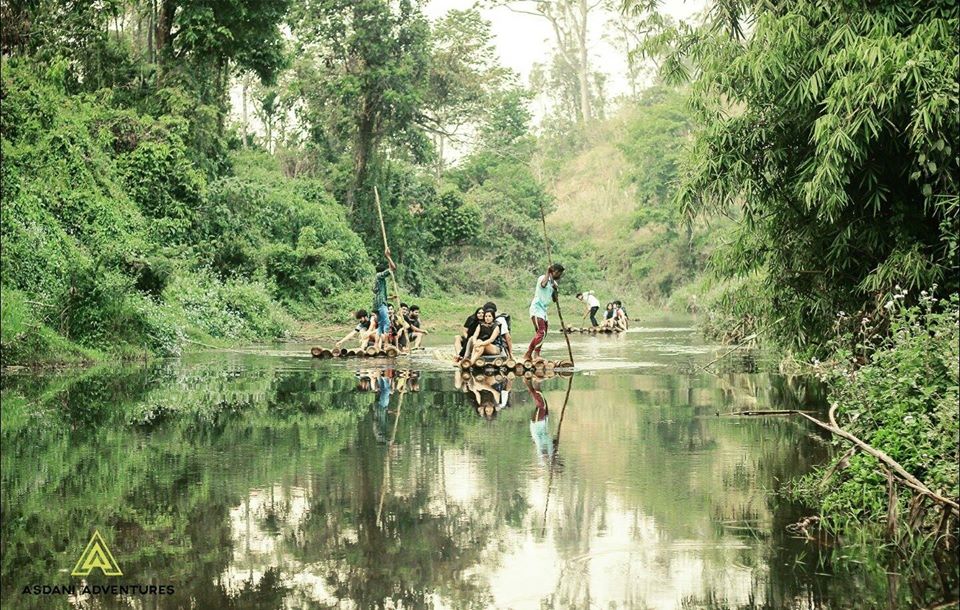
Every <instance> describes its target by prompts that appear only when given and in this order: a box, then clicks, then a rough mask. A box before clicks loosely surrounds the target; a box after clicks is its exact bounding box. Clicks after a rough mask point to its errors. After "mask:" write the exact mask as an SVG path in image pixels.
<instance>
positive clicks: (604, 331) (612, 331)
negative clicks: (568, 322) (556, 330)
mask: <svg viewBox="0 0 960 610" xmlns="http://www.w3.org/2000/svg"><path fill="white" fill-rule="evenodd" d="M563 332H565V333H567V334H568V335H569V334H571V333H583V334H585V335H619V334H620V333H622V332H623V329H622V328H600V327H599V326H587V327H586V328H573V327H571V326H568V327H566V328H564V329H563Z"/></svg>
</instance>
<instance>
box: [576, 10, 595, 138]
mask: <svg viewBox="0 0 960 610" xmlns="http://www.w3.org/2000/svg"><path fill="white" fill-rule="evenodd" d="M579 7H580V27H579V28H577V42H578V43H579V44H578V45H577V46H578V47H579V49H577V50H578V51H579V59H580V62H579V64H578V65H577V80H578V81H580V114H581V115H582V116H583V122H584V123H589V122H590V119H591V118H593V116H592V113H591V109H590V63H589V59H588V57H587V12H588V11H589V10H590V9H589V7H587V0H579Z"/></svg>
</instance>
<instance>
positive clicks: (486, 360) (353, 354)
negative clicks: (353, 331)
mask: <svg viewBox="0 0 960 610" xmlns="http://www.w3.org/2000/svg"><path fill="white" fill-rule="evenodd" d="M310 355H311V356H313V357H314V358H320V359H324V358H377V357H379V358H396V357H397V356H399V355H400V350H398V349H397V348H396V347H394V346H392V345H388V346H387V347H386V349H382V350H379V351H378V350H376V349H374V348H372V347H368V348H366V349H359V348H356V349H341V348H333V349H329V348H325V347H313V348H311V349H310ZM436 356H437V358H438V359H440V360H442V361H444V362H450V359H449V358H448V357H445V356H442V355H441V354H439V353H437V354H436ZM454 366H456V367H457V368H459V369H460V370H461V371H463V372H464V373H466V374H470V373H485V374H496V373H500V374H503V375H506V374H507V373H513V374H515V375H525V374H527V375H529V374H533V375H538V376H543V375H544V374H547V373H552V372H554V371H555V372H562V371H569V370H570V369H572V368H573V363H572V362H570V361H568V360H520V361H518V360H514V359H512V358H504V357H502V356H497V357H493V358H491V357H481V358H477V359H476V360H473V361H471V360H469V359H467V358H464V359H463V360H461V361H460V362H457V363H454Z"/></svg>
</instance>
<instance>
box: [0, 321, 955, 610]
mask: <svg viewBox="0 0 960 610" xmlns="http://www.w3.org/2000/svg"><path fill="white" fill-rule="evenodd" d="M555 340H556V339H555ZM573 341H574V347H575V349H576V350H577V351H578V353H582V354H584V356H583V358H582V362H583V365H582V367H581V369H580V370H581V372H580V373H578V374H576V375H575V376H574V377H571V378H561V377H554V378H546V379H537V378H524V377H522V376H520V377H514V376H512V375H509V376H506V375H504V376H485V375H479V376H472V375H468V376H465V377H464V376H462V375H461V374H460V373H459V371H456V372H454V371H453V370H448V369H446V368H443V367H440V366H437V365H436V364H435V363H430V364H427V363H423V366H420V364H421V363H418V362H417V361H416V360H415V359H414V360H413V362H410V363H407V364H406V365H393V364H390V363H388V362H385V361H384V362H381V361H367V360H363V361H357V362H356V363H344V362H342V361H340V362H330V361H327V362H318V361H313V360H310V359H308V358H303V357H301V356H300V354H299V353H290V354H286V355H285V354H283V353H279V354H271V355H269V356H262V355H256V354H248V355H242V354H222V353H220V354H206V355H199V356H194V357H190V358H186V359H183V360H180V361H169V362H160V363H157V364H152V365H150V366H145V367H133V368H127V367H114V368H101V369H93V370H90V371H85V372H82V373H79V374H61V375H52V376H30V375H15V376H5V377H4V379H3V402H4V408H3V430H2V441H3V452H2V457H0V460H2V483H3V485H2V500H3V502H2V504H3V520H2V548H3V560H2V565H3V571H2V585H3V591H2V597H3V599H2V601H3V605H4V607H14V608H51V607H89V608H128V607H129V608H136V607H158V608H330V607H353V608H388V607H390V608H394V607H404V608H542V607H548V608H592V607H604V608H607V607H616V608H717V609H719V608H796V609H801V608H865V607H867V608H869V607H876V608H890V607H904V606H933V605H936V604H937V603H939V602H941V601H943V600H944V599H950V598H955V596H956V586H957V584H956V566H955V564H950V565H948V566H936V565H932V566H929V567H926V566H923V567H921V568H917V569H912V570H907V569H906V568H905V566H900V568H901V569H899V570H897V572H898V573H899V574H900V575H899V576H895V577H891V576H889V575H888V574H887V571H886V570H885V568H889V566H882V565H880V564H877V563H871V561H870V560H869V559H868V558H867V559H863V558H860V559H858V558H850V559H851V560H850V561H848V562H839V561H838V560H839V559H840V558H841V557H842V556H843V551H842V549H838V548H835V547H827V546H821V545H816V544H813V543H811V542H809V541H807V540H804V539H800V538H793V537H791V536H790V534H789V533H788V527H787V526H788V525H790V524H792V523H794V522H796V521H798V520H799V519H801V518H802V517H804V516H806V515H808V514H810V513H809V510H805V509H803V507H799V506H795V505H792V504H790V503H789V502H787V501H785V500H784V499H782V498H781V497H780V496H779V495H778V494H777V491H778V490H779V489H780V488H781V486H782V485H784V484H785V482H786V481H788V480H789V479H790V478H791V477H793V476H795V475H797V474H800V473H804V472H806V471H808V470H809V469H810V468H811V467H812V466H813V465H815V464H816V463H818V462H821V461H822V460H823V459H825V457H826V455H827V452H828V451H829V444H828V443H827V441H826V439H825V438H824V437H823V436H822V435H821V434H820V433H819V432H818V431H816V430H814V429H812V428H811V427H810V426H808V425H805V424H804V423H803V422H799V421H795V420H790V419H784V418H768V419H737V418H727V417H718V414H723V413H729V412H732V411H737V410H742V409H753V408H758V407H760V408H795V407H803V408H807V409H809V408H818V407H819V406H821V405H820V403H821V401H822V398H823V397H822V388H819V387H817V386H815V385H813V384H811V383H810V382H809V381H808V380H805V379H802V378H797V377H792V378H788V377H782V376H778V375H773V374H769V373H765V372H762V371H763V367H762V366H758V365H757V361H756V360H754V361H753V362H751V363H750V364H749V366H747V367H745V368H746V369H747V371H749V372H745V371H744V370H738V367H737V366H736V365H731V364H730V363H725V364H724V366H722V367H719V369H720V371H721V372H719V373H716V374H713V373H707V372H704V371H702V370H700V369H699V368H698V367H697V366H696V364H697V363H698V362H699V363H704V362H708V361H710V360H711V359H712V358H713V356H714V354H715V351H716V350H715V349H712V348H711V347H710V346H704V345H703V344H701V343H700V342H699V340H698V339H697V337H696V336H695V335H694V333H693V332H692V331H690V330H684V329H682V328H681V329H679V330H678V328H677V327H676V326H673V327H669V326H668V327H664V328H659V329H658V328H649V329H643V331H642V332H636V333H627V336H626V337H623V338H606V337H576V338H574V339H573ZM561 342H562V340H561ZM557 345H558V346H559V345H560V343H558V344H557ZM546 348H547V349H548V350H549V349H550V348H551V344H549V343H548V344H547V346H546ZM671 363H673V365H674V366H671ZM578 365H579V362H578ZM95 528H96V529H99V530H100V531H101V533H103V534H104V536H105V538H106V539H107V540H109V541H110V543H111V550H112V551H113V553H114V555H115V556H116V558H117V561H118V563H119V564H120V566H121V568H122V569H123V573H124V576H123V577H122V578H119V579H111V578H110V577H104V576H99V577H93V576H91V577H89V582H90V583H100V584H114V583H117V582H118V581H122V582H131V583H143V584H148V583H153V584H171V585H173V586H174V590H175V593H174V594H173V595H167V596H159V597H149V596H148V597H146V598H140V597H136V596H135V597H125V596H120V595H117V596H114V595H97V596H92V595H87V596H79V597H70V596H63V595H50V596H33V595H26V594H24V593H22V590H23V588H24V586H31V585H45V584H46V585H61V586H62V585H68V584H75V583H79V582H81V579H78V578H73V577H71V576H70V574H69V572H70V570H71V568H72V567H73V565H74V563H76V560H77V557H78V556H79V554H80V552H81V551H82V550H83V547H84V545H85V544H86V542H87V540H88V539H89V536H90V533H91V531H92V530H93V529H95Z"/></svg>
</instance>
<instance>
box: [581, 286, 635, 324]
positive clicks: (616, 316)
mask: <svg viewBox="0 0 960 610" xmlns="http://www.w3.org/2000/svg"><path fill="white" fill-rule="evenodd" d="M577 299H578V300H579V301H581V302H582V303H583V304H584V305H585V306H586V309H585V311H584V312H583V318H584V319H586V317H587V315H589V316H590V323H591V324H593V326H596V327H599V328H612V329H613V330H627V328H628V327H629V326H630V317H629V316H627V310H626V309H625V308H624V307H623V303H621V302H620V301H611V302H610V303H607V310H606V312H605V313H604V315H603V322H598V321H597V312H598V311H599V310H600V301H598V300H597V297H596V295H594V294H593V291H592V290H588V291H586V292H578V293H577Z"/></svg>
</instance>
